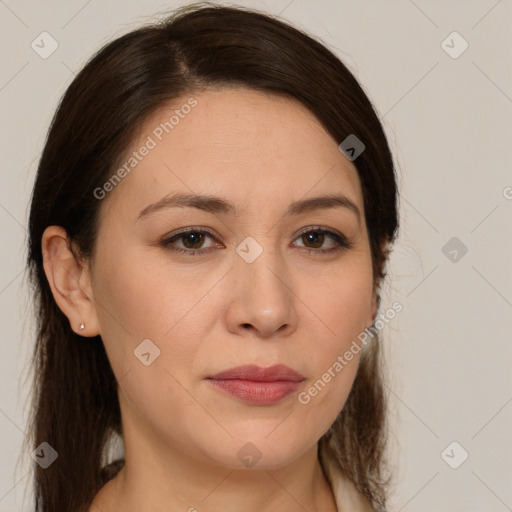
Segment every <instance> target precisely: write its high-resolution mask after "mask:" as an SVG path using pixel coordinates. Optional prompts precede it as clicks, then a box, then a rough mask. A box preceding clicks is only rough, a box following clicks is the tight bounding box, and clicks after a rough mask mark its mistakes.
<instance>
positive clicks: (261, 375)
mask: <svg viewBox="0 0 512 512" xmlns="http://www.w3.org/2000/svg"><path fill="white" fill-rule="evenodd" d="M209 378H210V379H214V380H227V379H240V380H252V381H255V382H275V381H278V380H284V381H292V382H301V381H303V380H304V379H305V377H304V376H303V375H301V374H300V373H299V372H296V371H295V370H293V369H292V368H289V367H288V366H285V365H283V364H276V365H273V366H269V367H268V368H262V367H261V366H257V365H254V364H248V365H243V366H236V367H234V368H229V369H228V370H225V371H222V372H220V373H217V374H215V375H212V376H211V377H209Z"/></svg>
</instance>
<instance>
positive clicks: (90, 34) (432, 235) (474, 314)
mask: <svg viewBox="0 0 512 512" xmlns="http://www.w3.org/2000/svg"><path fill="white" fill-rule="evenodd" d="M186 3H188V2H179V3H178V2H173V1H169V2H161V1H156V0H144V1H141V0H139V1H135V0H131V1H121V0H115V1H114V0H111V1H109V2H99V1H98V0H89V1H85V0H72V1H66V2H63V1H61V2H57V1H46V2H44V3H42V2H41V3H40V2H35V1H33V2H28V1H14V0H5V1H3V0H0V28H1V32H0V37H1V50H0V51H1V55H2V62H3V64H2V67H1V70H0V108H1V111H2V116H3V122H2V133H1V135H2V137H1V141H2V153H1V154H2V162H1V166H0V179H1V188H0V226H1V229H2V243H1V245H0V247H1V248H0V258H1V262H2V265H1V266H0V315H1V321H0V325H1V329H2V338H1V339H2V341H1V343H2V357H0V366H1V369H0V455H1V457H0V512H7V511H9V512H10V511H14V510H24V511H25V510H26V511H28V510H31V508H30V504H31V501H30V500H31V489H30V485H29V484H30V480H29V463H30V461H31V459H30V458H29V457H23V458H20V448H21V443H22V441H23V438H24V435H25V434H24V432H25V431H26V413H27V406H26V401H27V378H28V375H27V372H28V367H27V361H28V355H29V354H30V351H31V349H32V344H33V322H32V320H31V315H32V313H31V307H30V304H29V299H28V295H27V286H26V282H25V281H26V280H25V274H24V267H23V265H24V258H25V247H24V245H25V239H26V223H27V213H28V203H29V198H30V192H31V187H32V184H33V180H34V175H35V171H36V168H37V162H38V158H39V154H40V152H41V150H42V147H43V144H44V140H45V136H46V130H47V128H48V126H49V123H50V120H51V116H52V115H53V113H54V110H55V108H56V106H57V102H58V100H59V98H60V97H61V95H62V93H63V92H64V91H65V89H66V87H67V86H68V85H69V83H70V81H71V80H72V79H73V76H74V74H75V73H76V71H77V70H79V69H80V68H81V66H82V65H83V64H84V63H85V61H86V60H87V58H88V57H89V56H90V55H91V54H92V53H93V52H94V51H96V50H97V49H98V48H99V47H100V46H101V45H102V44H104V43H105V42H107V41H110V40H112V39H113V38H114V37H116V36H118V35H121V34H123V33H125V32H127V31H129V30H130V29H132V28H135V27H136V26H138V25H139V24H141V23H143V22H146V21H150V19H151V18H152V16H153V15H155V14H157V13H165V12H167V11H168V10H171V9H172V8H174V7H176V6H178V5H183V4H186ZM230 3H231V2H224V4H230ZM240 3H241V4H242V5H246V6H251V7H255V8H258V9H261V10H264V11H268V12H270V13H274V14H279V13H280V14H281V15H282V17H283V18H285V19H286V20H289V21H290V22H292V23H293V24H294V25H295V26H297V27H299V28H302V29H305V30H306V31H308V32H309V33H311V34H313V35H314V36H316V37H318V38H320V39H321V40H323V41H324V43H326V44H327V45H328V46H329V47H330V48H331V49H332V50H333V51H334V52H335V53H337V55H338V56H339V57H341V58H342V59H343V60H344V62H345V63H347V64H348V65H349V67H350V68H351V69H352V71H353V72H354V73H355V75H356V76H357V77H358V79H359V80H360V82H361V83H362V85H363V86H364V88H365V90H366V91H367V93H368V95H369V96H370V98H371V99H372V100H373V102H374V103H375V105H376V108H377V110H378V111H379V113H380V115H381V117H382V119H383V122H384V124H385V129H386V132H387V134H388V136H389V139H390V143H391V145H392V149H393V151H394V154H395V158H396V162H397V165H398V167H399V181H400V190H401V194H400V202H401V205H400V212H401V233H400V238H399V240H398V242H397V244H396V246H395V252H394V254H393V256H392V259H391V263H390V266H389V280H388V282H387V284H386V288H385V290H384V294H383V304H382V308H381V311H382V312H383V311H385V310H386V309H387V308H388V307H389V306H390V305H391V303H392V302H393V301H399V302H400V303H401V304H403V310H402V312H400V313H399V314H398V315H397V316H396V318H395V319H394V320H393V321H392V322H391V323H390V324H389V325H388V326H387V327H386V328H385V330H384V333H383V335H384V339H383V343H384V345H385V350H386V359H387V364H388V368H389V375H390V380H389V387H388V390H389V393H390V397H391V399H390V406H391V448H392V453H391V456H392V463H393V464H394V466H395V468H396V469H395V471H394V477H395V478H394V480H395V486H394V490H393V494H392V496H391V502H390V505H391V506H390V510H396V511H402V510H403V511H405V512H412V511H428V512H432V511H437V512H443V511H446V512H448V511H449V512H455V511H465V512H469V511H485V512H491V511H496V512H501V511H506V510H512V486H511V485H510V482H511V475H512V471H511V469H512V462H511V461H512V457H511V454H512V441H511V436H510V425H511V423H512V403H511V402H512V386H511V378H510V375H511V370H512V358H511V355H512V354H511V352H512V350H511V343H510V340H511V337H510V332H511V328H512V315H511V313H512V272H511V261H512V258H511V256H512V237H511V236H510V234H511V233H512V229H511V228H512V215H511V212H512V175H511V173H510V168H511V160H512V158H511V150H510V148H511V141H512V137H511V135H512V134H511V131H512V130H511V124H512V123H511V111H512V84H511V82H512V80H511V72H510V69H511V65H510V64H511V49H512V41H511V39H512V36H511V34H512V30H511V28H512V23H511V12H512V6H511V1H510V0H499V1H496V0H478V1H477V0H472V1H468V0H459V1H452V2H446V1H422V0H415V1H412V0H393V1H388V2H379V1H370V0H364V1H360V2H357V3H356V2H353V1H349V0H343V1H334V0H330V1H327V0H325V1H320V2H313V1H306V0H292V1H290V0H279V1H275V2H271V1H251V2H240ZM44 31H46V32H48V33H49V34H50V35H51V36H52V37H53V38H54V39H55V40H56V41H57V44H58V48H57V49H56V51H55V52H54V53H53V54H52V55H50V56H49V57H48V58H46V59H43V58H41V56H40V55H39V54H38V53H36V52H35V51H34V50H33V49H32V48H31V43H32V41H34V40H35V41H36V43H37V42H38V41H40V38H39V37H38V36H39V35H40V34H41V33H42V32H44ZM454 31H456V32H458V33H459V34H460V36H461V37H462V38H463V39H461V38H460V37H459V36H457V35H455V36H450V37H448V36H449V35H450V34H451V33H452V32H454ZM447 37H448V39H446V38H447ZM445 40H446V42H445V43H443V41H445ZM48 41H49V40H47V44H45V48H47V49H48V48H49V43H48ZM464 41H466V42H467V44H468V45H469V46H468V48H467V49H466V51H464V52H463V53H462V54H461V55H460V56H457V58H454V56H456V54H457V53H459V52H460V50H462V49H463V48H464ZM39 45H40V46H42V45H41V43H40V42H39ZM507 187H508V188H507ZM453 237H456V240H455V241H452V242H451V244H454V245H448V246H446V245H445V244H447V243H448V242H449V240H450V239H452V238H453ZM463 246H465V247H466V248H467V252H466V253H465V254H463ZM443 248H444V249H443ZM454 250H455V251H456V252H453V251H454ZM454 259H455V260H454ZM62 385H63V386H65V385H66V384H65V383H62ZM507 425H508V428H507ZM505 433H507V435H505ZM453 441H456V442H457V443H458V445H455V446H454V445H452V446H449V445H450V444H451V443H452V442H453ZM447 447H448V449H447V450H446V451H445V449H446V448H447ZM463 450H464V451H463ZM465 452H467V453H468V454H469V457H468V458H467V460H466V461H465V462H464V463H462V464H461V465H460V466H459V467H458V468H457V469H453V468H452V467H450V465H449V464H448V462H449V463H450V464H451V465H453V466H457V465H458V464H460V463H461V461H462V460H463V456H464V454H465ZM443 454H444V456H443Z"/></svg>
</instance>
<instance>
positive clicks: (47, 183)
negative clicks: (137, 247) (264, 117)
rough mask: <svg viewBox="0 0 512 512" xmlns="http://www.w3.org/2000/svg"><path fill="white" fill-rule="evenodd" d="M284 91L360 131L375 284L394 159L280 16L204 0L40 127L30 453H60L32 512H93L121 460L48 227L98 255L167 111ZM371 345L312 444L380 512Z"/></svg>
mask: <svg viewBox="0 0 512 512" xmlns="http://www.w3.org/2000/svg"><path fill="white" fill-rule="evenodd" d="M237 85H240V86H245V87H249V88H252V89H255V90H260V91H264V92H271V93H275V94H284V95H287V96H289V97H292V98H295V99H296V100H298V101H300V102H301V103H302V104H304V105H305V106H306V107H307V108H309V109H310V110H311V111H312V112H313V113H314V114H315V115H316V116H317V118H318V119H319V121H320V122H321V123H322V124H323V126H324V127H325V129H326V130H327V131H328V133H329V134H330V135H331V136H332V137H333V139H334V140H335V141H337V143H340V142H341V141H343V140H344V139H345V138H346V137H347V136H349V135H351V134H355V135H356V136H357V137H358V139H360V140H361V141H363V143H364V145H365V150H364V151H363V153H362V154H361V155H360V156H359V157H358V158H357V159H356V160H355V161H354V164H355V166H356V168H357V172H358V175H359V179H360V182H361V186H362V192H363V199H364V211H365V217H366V222H367V226H368V235H369V241H370V247H371V254H372V266H373V276H374V284H375V289H376V290H378V288H379V287H380V283H381V280H382V278H383V277H384V276H385V272H384V265H385V262H386V261H387V258H388V254H389V247H390V245H391V243H392V242H393V241H394V238H395V236H396V231H397V228H398V218H397V190H396V180H395V170H394V166H393V162H392V156H391V154H390V151H389V147H388V144H387V141H386V137H385V135H384V132H383V129H382V126H381V124H380V122H379V119H378V117H377V115H376V113H375V111H374V109H373V107H372V105H371V103H370V101H369V99H368V98H367V96H366V94H365V93H364V92H363V90H362V88H361V87H360V85H359V84H358V82H357V81H356V79H355V78H354V76H353V75H352V74H351V73H350V72H349V70H348V69H347V68H346V67H345V65H344V64H343V63H342V62H341V61H340V60H339V58H338V57H336V56H335V55H334V54H333V53H332V52H331V51H329V50H328V49H327V48H326V47H325V46H324V45H323V44H321V43H319V42H317V41H316V40H315V39H313V38H311V37H310V36H308V35H306V34H305V33H304V32H302V31H300V30H297V29H296V28H293V27H291V26H290V25H288V24H287V23H285V22H282V21H280V20H279V19H277V18H276V17H272V16H270V15H267V14H264V13H260V12H258V11H254V10H249V9H246V8H241V7H221V6H218V5H210V4H208V3H204V2H203V3H200V4H194V5H191V6H187V7H185V8H181V9H178V10H176V11H175V12H174V13H172V15H171V16H170V17H168V18H167V19H165V20H164V21H162V22H157V23H155V24H153V25H150V26H145V27H142V28H140V29H137V30H135V31H132V32H130V33H128V34H126V35H124V36H122V37H119V38H118V39H116V40H114V41H112V42H111V43H109V44H107V45H106V46H104V47H103V48H102V49H101V50H100V51H99V52H98V53H97V54H96V55H94V56H93V57H92V58H91V59H90V60H89V62H88V63H87V64H86V65H85V67H84V68H83V69H82V70H81V71H80V72H79V73H78V75H77V76H76V77H75V79H74V80H73V82H72V83H71V85H70V86H69V87H68V89H67V90H66V92H65V94H64V96H63V98H62V100H61V102H60V104H59V106H58V109H57V111H56V113H55V116H54V118H53V120H52V123H51V127H50V129H49V132H48V136H47V140H46V144H45V147H44V150H43V153H42V156H41V159H40V162H39V167H38V171H37V177H36V182H35V185H34V189H33V195H32V203H31V211H30V219H29V241H28V245H29V247H28V250H29V252H28V267H29V270H30V279H31V283H32V290H33V294H34V304H35V306H36V317H37V339H36V345H35V349H34V353H33V360H32V364H33V372H34V373H33V388H32V396H33V403H32V410H31V418H30V420H31V423H30V440H29V442H30V445H31V447H32V449H34V448H35V447H37V446H39V444H40V443H42V442H47V443H49V444H50V445H51V446H52V447H53V448H54V449H55V450H56V451H57V452H58V458H57V460H56V461H55V462H54V463H53V464H51V465H50V466H49V467H48V468H47V469H43V468H41V467H40V466H39V465H37V464H34V484H35V502H36V503H35V505H36V510H38V511H40V512H63V511H66V512H82V511H86V510H88V507H89V506H90V504H91V503H92V500H93V498H94V496H95V494H96V493H97V492H98V490H99V489H100V488H101V486H102V485H103V484H104V483H105V482H106V481H107V480H108V479H109V478H110V477H112V476H113V475H114V474H115V472H116V471H117V470H119V467H120V465H117V466H111V467H110V468H108V469H109V470H110V471H108V470H107V469H104V468H102V460H103V459H102V455H103V454H104V449H105V446H106V445H107V442H108V441H109V439H110V438H111V436H112V435H113V434H114V433H117V434H119V435H121V436H122V429H121V417H120V408H119V403H118V396H117V385H116V379H115V376H114V374H113V372H112V369H111V366H110V364H109V360H108V359H107V356H106V353H105V350H104V346H103V343H102V340H101V337H100V336H97V337H96V339H90V340H88V342H87V343H84V342H83V338H81V337H80V336H78V335H77V334H75V333H74V332H73V331H72V330H71V328H70V326H69V322H68V319H67V318H66V316H65V315H64V314H63V313H62V312H61V310H60V309H59V307H58V306H57V304H56V302H55V300H54V298H53V295H52V292H51V289H50V287H49V284H48V281H47V278H46V275H45V272H44V269H43V258H42V251H41V238H42V235H43V231H44V230H45V228H46V227H47V226H50V225H58V226H62V227H63V228H64V229H65V230H66V232H67V234H68V236H69V239H70V241H71V242H72V247H76V250H77V253H79V255H80V256H82V257H84V258H90V257H92V256H93V255H94V249H95V240H96V233H97V229H98V220H99V211H100V204H101V201H98V199H97V198H96V197H95V195H94V193H93V191H94V190H95V189H96V188H97V187H101V186H102V184H104V183H105V182H106V180H107V179H108V178H109V177H110V176H111V175H112V172H113V170H114V169H116V168H117V167H116V166H117V165H119V162H121V159H122V156H123V154H124V153H125V152H126V151H127V150H128V149H129V147H130V144H131V143H133V141H134V137H135V136H136V135H137V130H138V129H139V128H140V127H141V126H142V124H143V123H144V122H145V121H146V120H147V119H148V118H149V117H150V116H151V115H152V114H153V113H155V111H156V110H157V109H159V108H161V107H162V106H163V105H164V104H166V103H168V102H170V101H173V100H175V99H177V98H180V97H183V96H184V95H190V94H191V93H193V92H195V91H200V90H204V89H205V88H207V87H209V86H212V87H215V86H227V87H229V86H237ZM379 357H380V356H379V343H378V339H376V340H374V341H372V343H371V344H370V345H369V346H368V347H367V350H366V351H364V352H363V355H362V358H361V362H360V366H359V370H358V373H357V376H356V378H355V381H354V384H353V386H352V390H351V393H350V395H349V398H348V400H347V402H346V404H345V406H344V408H343V410H342V411H341V412H340V414H339V416H338V417H337V419H336V421H335V423H334V424H333V425H332V427H331V428H330V429H329V431H328V432H327V433H326V434H325V435H324V436H323V437H322V439H321V440H320V443H321V444H323V445H325V447H326V449H327V450H329V452H330V454H331V455H332V456H333V457H334V459H335V461H336V463H337V464H339V466H340V468H341V469H342V471H343V472H344V474H345V475H346V476H347V477H348V478H349V479H350V480H351V481H353V482H354V484H355V485H356V487H357V489H358V490H359V491H360V492H361V493H362V494H364V495H365V496H366V497H367V499H368V500H369V501H370V503H371V504H372V505H373V506H374V508H375V509H376V510H384V508H385V498H386V485H385V478H384V473H383V467H384V466H383V463H384V457H383V453H384V446H385V437H386V436H385V423H384V420H385V400H384V398H385V397H384V393H383V389H382V382H381V377H380V366H381V362H380V360H379ZM112 469H113V471H112Z"/></svg>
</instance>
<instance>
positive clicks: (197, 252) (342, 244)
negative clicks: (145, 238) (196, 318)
mask: <svg viewBox="0 0 512 512" xmlns="http://www.w3.org/2000/svg"><path fill="white" fill-rule="evenodd" d="M190 233H197V234H200V235H209V236H210V237H212V238H213V239H215V238H216V237H215V235H214V234H213V233H212V232H210V231H209V230H206V229H204V228H203V229H198V228H187V229H184V230H183V231H180V232H179V233H175V234H174V235H172V236H171V237H168V238H164V239H163V240H162V241H161V242H160V245H161V246H162V247H164V248H166V249H170V250H172V251H174V252H178V253H181V254H185V255H186V256H201V255H203V254H207V253H209V252H211V250H213V249H214V248H213V247H210V248H208V249H182V248H180V247H172V243H173V242H174V241H176V240H179V239H182V238H183V237H184V236H185V235H188V234H190ZM308 233H320V234H323V235H327V236H329V237H330V238H332V239H333V240H334V241H335V242H336V243H337V244H338V245H337V246H335V247H331V248H330V249H308V248H304V250H305V251H307V253H308V254H314V255H315V256H319V255H328V254H332V253H336V252H339V251H341V250H349V249H352V242H350V241H349V240H348V239H347V237H345V236H344V235H341V234H338V233H336V232H334V231H330V230H328V229H323V228H321V227H315V226H313V227H309V228H308V229H307V230H304V231H302V232H301V233H300V234H299V235H298V237H297V238H300V237H302V236H304V235H306V234H308Z"/></svg>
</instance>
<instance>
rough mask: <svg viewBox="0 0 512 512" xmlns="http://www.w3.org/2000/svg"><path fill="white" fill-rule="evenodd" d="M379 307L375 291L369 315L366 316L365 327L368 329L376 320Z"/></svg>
mask: <svg viewBox="0 0 512 512" xmlns="http://www.w3.org/2000/svg"><path fill="white" fill-rule="evenodd" d="M379 306H380V295H379V293H378V291H377V290H375V291H374V293H373V296H372V302H371V308H370V314H369V316H368V319H367V321H366V324H367V325H366V327H370V326H371V325H373V324H374V322H375V319H376V318H377V313H378V312H379Z"/></svg>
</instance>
